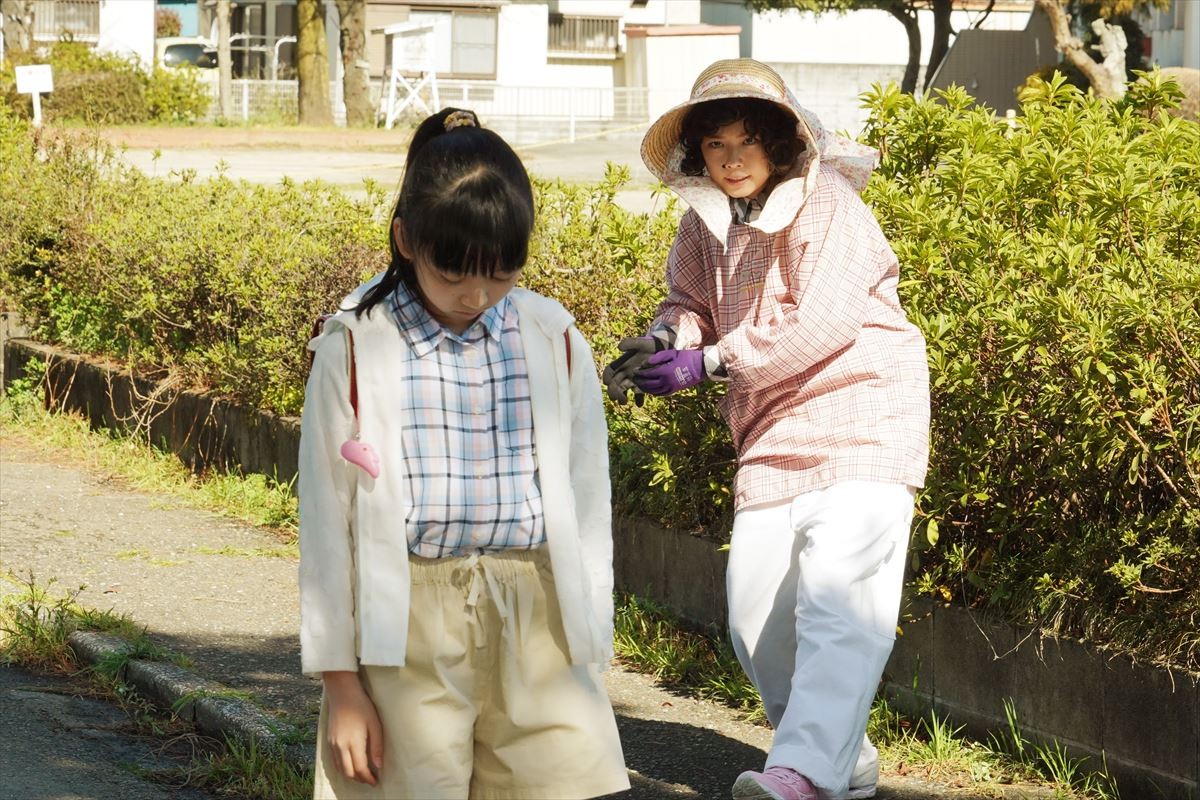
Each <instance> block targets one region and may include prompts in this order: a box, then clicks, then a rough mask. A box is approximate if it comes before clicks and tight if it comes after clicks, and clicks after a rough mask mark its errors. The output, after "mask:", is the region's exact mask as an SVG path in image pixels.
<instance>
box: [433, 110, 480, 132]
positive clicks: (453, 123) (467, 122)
mask: <svg viewBox="0 0 1200 800" xmlns="http://www.w3.org/2000/svg"><path fill="white" fill-rule="evenodd" d="M463 126H467V127H470V128H478V127H479V120H478V119H476V118H475V112H474V111H454V112H452V113H450V114H447V115H446V119H444V120H443V121H442V127H443V128H445V130H446V132H447V133H449V132H450V131H452V130H454V129H455V128H461V127H463Z"/></svg>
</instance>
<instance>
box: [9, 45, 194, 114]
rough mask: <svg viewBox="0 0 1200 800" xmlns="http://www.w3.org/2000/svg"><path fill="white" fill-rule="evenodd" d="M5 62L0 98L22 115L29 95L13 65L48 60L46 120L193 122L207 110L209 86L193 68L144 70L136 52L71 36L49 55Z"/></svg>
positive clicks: (17, 56)
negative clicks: (97, 46) (50, 79)
mask: <svg viewBox="0 0 1200 800" xmlns="http://www.w3.org/2000/svg"><path fill="white" fill-rule="evenodd" d="M6 55H7V60H6V61H5V63H4V64H3V66H2V68H0V101H2V102H3V104H4V105H6V106H8V107H9V108H10V109H11V110H12V111H13V112H14V113H16V114H17V115H19V116H24V117H28V116H30V115H31V114H32V110H31V109H32V106H31V104H30V100H29V97H28V95H21V94H17V91H16V80H15V77H14V71H13V67H15V66H17V65H19V64H30V63H49V64H50V65H51V67H52V68H53V70H54V91H53V92H51V93H49V94H47V95H45V96H44V97H43V98H42V110H43V115H44V117H45V119H46V121H47V122H50V123H62V122H81V123H84V124H90V125H121V124H130V123H140V122H148V121H154V122H194V121H195V120H197V119H200V118H201V117H202V116H203V115H204V114H205V113H207V111H208V106H209V103H210V102H211V101H210V97H209V91H208V89H207V87H205V85H204V84H203V82H202V81H201V79H200V78H199V76H198V74H197V70H195V69H194V68H193V69H188V68H179V69H162V68H158V69H154V70H153V71H151V72H147V71H146V70H144V69H143V68H142V67H141V65H140V64H139V63H138V62H137V60H136V59H134V58H126V57H124V56H118V55H113V54H111V53H101V52H98V51H96V50H93V49H92V48H90V47H88V46H87V45H85V44H82V43H79V42H74V41H70V40H63V41H59V42H56V43H55V44H54V46H53V47H52V48H51V49H50V52H49V54H48V55H47V56H46V57H45V58H40V57H36V56H35V54H34V53H32V52H22V51H14V52H9V53H7V54H6Z"/></svg>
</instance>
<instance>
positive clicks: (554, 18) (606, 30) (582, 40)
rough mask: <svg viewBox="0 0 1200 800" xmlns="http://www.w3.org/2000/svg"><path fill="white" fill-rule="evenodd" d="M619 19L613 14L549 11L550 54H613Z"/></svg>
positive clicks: (613, 56) (600, 55) (618, 30)
mask: <svg viewBox="0 0 1200 800" xmlns="http://www.w3.org/2000/svg"><path fill="white" fill-rule="evenodd" d="M620 24H621V21H620V20H619V19H618V18H616V17H568V16H566V15H565V14H557V13H553V14H551V15H550V40H549V42H548V43H547V49H548V50H549V52H550V55H570V56H593V57H596V56H598V57H607V58H616V57H617V55H618V48H619V45H618V42H619V39H618V36H617V35H618V34H619V33H620Z"/></svg>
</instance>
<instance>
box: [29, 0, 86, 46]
mask: <svg viewBox="0 0 1200 800" xmlns="http://www.w3.org/2000/svg"><path fill="white" fill-rule="evenodd" d="M64 34H66V35H68V36H70V37H71V38H73V39H75V40H76V41H79V42H97V41H99V40H100V0H37V2H35V3H34V6H33V40H34V41H35V42H56V41H58V40H59V39H60V38H62V36H63V35H64Z"/></svg>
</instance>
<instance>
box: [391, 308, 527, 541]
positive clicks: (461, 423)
mask: <svg viewBox="0 0 1200 800" xmlns="http://www.w3.org/2000/svg"><path fill="white" fill-rule="evenodd" d="M392 311H393V314H394V316H395V319H396V322H397V324H398V326H399V328H400V331H401V335H403V336H404V337H406V338H407V340H408V347H407V348H404V349H403V350H402V352H404V353H405V354H406V355H405V358H406V361H404V362H403V363H401V364H398V365H397V369H402V370H404V371H405V373H406V374H405V380H404V385H405V387H406V391H405V392H404V394H403V395H402V396H400V397H397V398H396V404H397V407H398V408H397V410H398V412H399V413H400V414H402V415H403V420H404V440H403V441H404V459H403V463H404V465H405V469H406V471H407V476H406V480H407V486H408V506H407V507H406V509H405V520H404V528H405V532H406V534H407V536H408V549H409V552H411V553H412V554H413V555H416V556H420V557H423V558H445V557H449V556H461V555H469V554H471V553H483V552H495V551H498V550H510V549H529V548H533V547H537V546H538V545H540V544H542V543H543V542H545V540H546V533H545V524H544V521H543V514H542V495H541V490H540V488H539V485H538V481H537V457H536V453H535V451H534V443H533V415H532V411H531V406H530V399H529V374H528V370H527V369H526V367H525V350H524V347H523V345H522V342H521V335H520V332H519V330H518V328H517V310H516V307H515V306H514V305H513V304H512V302H510V301H509V299H508V298H507V297H505V298H504V299H503V300H501V301H500V302H499V303H497V304H496V305H495V306H493V307H492V308H489V309H488V310H487V311H485V312H484V313H483V314H482V315H481V316H480V317H479V319H477V320H476V321H475V322H474V323H473V324H472V325H471V327H469V328H468V329H467V330H466V331H464V332H463V333H462V335H461V336H460V335H458V334H455V333H453V332H452V331H450V330H447V329H446V328H444V327H442V325H441V324H439V323H438V322H437V321H436V320H434V319H433V318H432V317H431V316H430V315H429V312H428V311H426V310H425V307H424V306H423V305H422V304H421V302H420V300H419V299H417V298H416V297H415V296H414V295H413V293H412V292H411V291H410V290H409V289H408V288H407V287H406V286H404V285H403V284H401V286H400V288H399V289H397V290H396V293H395V294H394V295H393V298H392Z"/></svg>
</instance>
